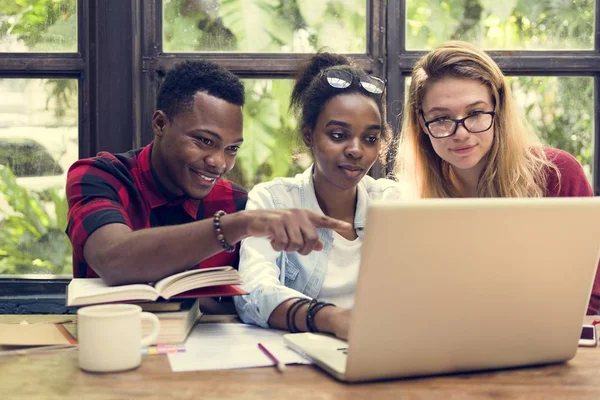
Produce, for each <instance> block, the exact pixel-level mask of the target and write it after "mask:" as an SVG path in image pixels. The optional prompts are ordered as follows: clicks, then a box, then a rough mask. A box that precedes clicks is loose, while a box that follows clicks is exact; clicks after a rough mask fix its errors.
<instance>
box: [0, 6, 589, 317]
mask: <svg viewBox="0 0 600 400" xmlns="http://www.w3.org/2000/svg"><path fill="white" fill-rule="evenodd" d="M406 1H407V0H388V1H387V2H383V1H379V0H367V2H366V3H367V7H368V12H367V20H368V21H367V49H366V52H365V54H350V56H352V57H353V58H354V59H355V60H356V61H357V62H358V63H359V64H360V65H361V66H362V67H364V68H365V69H366V70H367V71H368V72H370V73H373V74H377V75H379V76H382V77H385V78H386V79H387V82H388V88H387V100H388V119H389V121H390V123H391V124H392V126H393V128H394V132H396V137H397V136H398V132H399V126H400V122H401V120H400V118H401V115H402V110H403V102H404V91H405V89H404V80H405V78H406V77H407V76H410V71H411V68H412V66H413V65H414V63H415V62H416V61H417V59H418V58H419V57H421V56H422V55H424V54H425V53H426V52H425V51H407V50H406V46H405V40H406V34H405V27H406ZM77 7H78V11H77V12H78V22H77V25H78V26H77V27H78V44H77V52H75V53H0V78H48V77H52V78H57V77H61V78H71V79H77V80H78V88H79V96H78V98H79V104H78V108H79V117H78V118H79V120H78V122H79V155H80V157H82V158H83V157H89V156H91V155H94V154H96V153H97V152H98V151H101V150H105V151H111V152H120V151H126V150H129V149H131V148H135V147H140V146H142V145H144V144H147V143H148V142H150V140H152V129H151V116H152V113H153V111H154V105H155V103H156V97H157V94H158V86H159V82H160V79H161V78H162V76H164V73H165V71H166V70H167V69H168V68H169V67H171V66H173V65H174V64H176V63H177V62H179V61H183V60H188V59H200V58H201V59H208V60H212V61H215V62H217V63H219V64H221V65H223V66H225V67H226V68H228V69H230V70H231V71H232V72H234V73H236V74H238V75H239V76H240V77H241V78H292V77H293V75H294V70H295V67H296V65H297V63H298V62H300V61H301V60H304V59H305V58H306V56H307V55H306V54H271V53H269V54H265V53H164V52H163V51H162V0H130V1H106V0H77ZM594 22H595V26H594V49H593V50H588V51H565V50H557V51H535V52H533V51H490V52H489V54H490V55H491V56H492V58H493V59H494V60H495V61H496V62H497V63H498V64H499V65H500V67H501V68H502V70H503V71H504V72H505V73H506V74H507V75H536V76H592V77H593V78H594V109H595V111H594V162H593V188H594V192H595V194H596V195H598V194H600V164H599V159H600V1H598V0H597V1H596V2H595V21H594ZM388 38H390V40H388ZM249 61H252V62H249ZM116 77H118V78H116ZM122 82H127V83H129V84H126V85H123V84H122ZM107 115H109V116H110V118H106V117H105V116H107ZM106 132H115V133H113V134H105V133H106ZM388 160H393V153H390V155H389V157H388ZM389 165H390V166H388V169H387V170H384V169H383V168H380V166H379V167H377V168H374V172H373V174H374V175H375V176H381V175H382V174H385V173H386V172H388V171H389V170H390V169H391V164H389ZM70 279H71V278H70V277H66V276H62V277H61V276H58V277H57V276H34V275H27V276H11V277H2V276H0V304H1V305H0V313H68V312H74V310H73V309H69V308H67V307H66V306H65V305H64V304H65V301H64V298H65V291H66V285H67V284H68V283H69V281H70Z"/></svg>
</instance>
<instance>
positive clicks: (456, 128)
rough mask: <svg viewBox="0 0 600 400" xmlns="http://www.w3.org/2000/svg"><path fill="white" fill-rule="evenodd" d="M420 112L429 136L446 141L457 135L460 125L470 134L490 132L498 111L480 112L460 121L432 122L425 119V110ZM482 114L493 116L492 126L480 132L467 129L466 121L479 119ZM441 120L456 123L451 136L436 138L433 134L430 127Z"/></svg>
mask: <svg viewBox="0 0 600 400" xmlns="http://www.w3.org/2000/svg"><path fill="white" fill-rule="evenodd" d="M419 112H420V114H421V118H423V123H424V125H425V128H427V133H429V135H431V137H432V138H434V139H445V138H447V137H450V136H453V135H455V134H456V131H457V130H458V126H459V125H462V126H463V127H464V128H465V129H466V130H467V132H469V133H482V132H486V131H489V130H490V128H491V127H492V126H493V125H494V119H495V117H496V110H492V111H482V112H479V113H477V114H475V115H467V116H466V117H464V118H459V119H453V118H435V119H432V120H431V121H427V120H426V119H425V113H424V112H423V109H420V110H419ZM481 114H487V115H491V116H492V120H491V121H490V126H488V127H487V128H486V129H482V130H480V131H472V130H471V129H469V128H467V125H466V124H465V121H466V120H468V119H469V118H473V117H477V116H479V115H481ZM440 119H446V120H450V121H452V122H454V129H452V133H450V134H449V135H445V136H435V135H434V134H433V133H432V132H431V129H429V125H430V124H432V123H434V122H436V121H439V120H440Z"/></svg>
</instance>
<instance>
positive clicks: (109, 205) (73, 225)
mask: <svg viewBox="0 0 600 400" xmlns="http://www.w3.org/2000/svg"><path fill="white" fill-rule="evenodd" d="M119 164H120V162H119V161H118V160H117V159H116V158H114V157H112V156H111V155H109V154H106V153H104V155H102V153H101V154H100V155H99V157H97V158H90V159H83V160H79V161H77V162H76V163H75V164H73V166H72V167H71V168H70V169H69V172H68V175H67V188H66V191H67V193H66V195H67V201H68V204H69V213H68V225H67V230H66V233H67V235H68V236H69V239H70V240H71V244H72V246H73V276H74V277H86V276H89V275H90V273H92V271H91V270H90V269H89V267H88V265H87V263H86V262H85V259H84V257H83V246H84V245H85V242H86V241H87V239H88V238H89V237H90V235H91V234H92V233H94V231H96V230H97V229H98V228H100V227H102V226H104V225H107V224H111V223H120V224H126V225H128V226H129V227H131V221H130V219H129V216H128V214H127V212H126V209H125V207H124V204H128V202H129V194H128V191H127V190H126V183H125V182H124V181H123V176H127V175H123V174H122V172H124V171H126V168H125V167H124V166H123V165H122V164H121V166H122V168H119ZM120 170H121V171H120ZM123 170H124V171H123ZM115 172H117V173H115ZM94 275H95V274H94Z"/></svg>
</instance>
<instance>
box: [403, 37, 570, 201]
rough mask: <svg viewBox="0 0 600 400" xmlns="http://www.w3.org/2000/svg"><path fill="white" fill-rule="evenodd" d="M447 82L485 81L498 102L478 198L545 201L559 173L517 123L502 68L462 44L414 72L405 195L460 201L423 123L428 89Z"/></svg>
mask: <svg viewBox="0 0 600 400" xmlns="http://www.w3.org/2000/svg"><path fill="white" fill-rule="evenodd" d="M446 77H453V78H464V79H473V80H477V81H480V82H482V83H483V84H485V85H486V86H487V87H488V88H489V90H490V92H491V95H492V98H493V101H494V105H495V111H496V118H495V120H494V139H493V142H492V146H491V148H490V150H489V153H488V157H487V164H486V165H485V166H484V168H483V171H482V173H481V176H480V177H479V183H478V185H477V196H478V197H543V196H544V195H545V193H546V180H547V171H548V168H550V169H552V170H553V171H555V172H556V174H559V171H558V169H557V167H556V166H555V165H554V164H553V163H552V162H550V161H549V160H548V159H547V158H546V155H545V153H544V151H543V149H542V147H541V146H540V144H539V140H538V139H537V137H536V136H535V135H533V134H532V133H531V132H530V131H528V130H526V129H525V126H524V124H523V123H522V121H521V120H520V118H519V117H518V114H517V111H516V109H515V105H514V100H513V98H512V92H511V90H510V87H509V86H508V84H507V82H506V79H505V77H504V75H503V74H502V71H501V70H500V68H499V67H498V65H497V64H496V63H495V62H494V61H493V60H492V59H491V57H489V56H488V55H487V54H486V53H485V52H483V51H482V50H480V49H478V48H477V47H475V46H473V45H471V44H470V43H466V42H460V41H450V42H446V43H444V44H442V45H441V46H439V47H437V48H436V49H434V50H432V51H431V52H429V53H428V54H426V55H425V56H423V57H422V58H421V59H420V60H419V61H418V62H417V64H416V65H415V67H414V69H413V72H412V75H411V78H412V79H411V83H410V89H409V93H408V100H407V102H406V104H405V107H404V115H403V120H402V131H401V139H400V143H399V146H398V152H397V155H396V167H395V174H396V177H397V178H398V179H399V181H400V182H401V183H402V184H403V185H404V186H405V190H406V191H407V192H408V193H409V194H410V193H412V194H413V195H414V196H417V197H458V196H459V193H458V192H457V190H456V188H455V187H454V186H453V185H452V183H451V181H450V165H449V164H448V163H447V162H446V161H444V160H443V159H442V158H440V157H439V156H438V155H437V154H436V152H435V150H434V149H433V147H432V145H431V141H430V139H429V138H428V135H427V134H426V133H425V132H424V131H423V130H422V128H421V124H419V120H418V118H419V110H420V109H421V106H422V101H423V97H424V95H425V93H426V91H427V89H428V87H429V85H431V84H432V83H434V82H437V81H439V80H440V79H443V78H446Z"/></svg>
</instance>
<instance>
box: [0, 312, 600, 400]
mask: <svg viewBox="0 0 600 400" xmlns="http://www.w3.org/2000/svg"><path fill="white" fill-rule="evenodd" d="M3 317H4V318H3ZM11 318H12V319H13V320H14V319H15V318H16V319H19V317H9V316H0V321H2V322H10V319H11ZM49 319H51V318H49ZM16 398H19V399H21V398H24V399H28V398H44V399H54V398H60V399H80V398H81V399H86V400H87V399H105V398H111V399H135V398H144V399H148V398H162V399H195V400H196V399H203V400H204V399H276V398H285V399H289V400H302V399H311V400H312V399H338V398H343V399H353V400H354V399H356V400H359V399H368V400H375V399H386V398H394V399H398V398H402V399H430V398H434V399H448V398H451V399H481V398H493V399H527V400H533V399H600V348H592V349H588V348H580V349H579V351H578V352H577V355H576V357H575V358H574V359H573V360H571V361H569V362H567V363H564V364H558V365H550V366H545V367H537V368H521V369H515V370H506V371H494V372H483V373H470V374H461V375H453V376H442V377H433V378H421V379H409V380H396V381H386V382H377V383H369V384H344V383H339V382H337V381H335V380H334V379H332V378H331V377H329V375H326V374H325V373H323V372H321V371H320V370H318V369H317V368H316V367H313V366H291V367H290V368H288V370H287V371H286V372H285V373H284V374H280V373H278V372H277V371H276V370H275V368H253V369H240V370H225V371H206V372H178V373H174V372H171V370H170V366H169V362H168V359H167V358H166V356H146V357H145V358H144V360H143V362H142V365H141V366H140V367H139V368H138V369H136V370H134V371H129V372H122V373H112V374H91V373H86V372H83V371H81V370H80V369H79V368H78V367H77V351H76V350H71V351H66V352H55V353H48V354H29V355H21V356H9V357H6V356H5V357H1V358H0V399H16Z"/></svg>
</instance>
